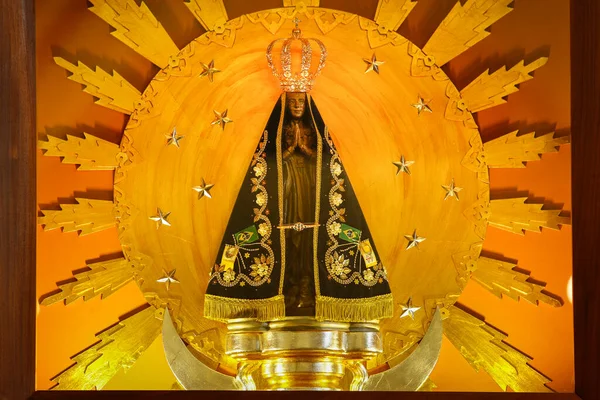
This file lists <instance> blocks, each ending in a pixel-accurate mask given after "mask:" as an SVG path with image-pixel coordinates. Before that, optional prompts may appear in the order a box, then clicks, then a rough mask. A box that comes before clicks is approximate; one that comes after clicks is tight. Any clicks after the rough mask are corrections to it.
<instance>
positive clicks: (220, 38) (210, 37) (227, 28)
mask: <svg viewBox="0 0 600 400" xmlns="http://www.w3.org/2000/svg"><path fill="white" fill-rule="evenodd" d="M245 19H246V17H245V16H244V15H242V16H241V17H239V18H236V19H232V20H230V21H227V22H226V23H225V25H223V30H221V29H219V31H218V32H217V31H208V32H206V33H205V34H204V35H202V36H200V37H199V38H198V39H196V41H197V42H198V43H199V44H202V45H205V46H208V45H209V44H211V43H216V44H218V45H220V46H223V47H227V48H230V47H233V45H234V43H235V36H236V33H237V31H238V30H239V29H241V28H242V26H244V20H245Z"/></svg>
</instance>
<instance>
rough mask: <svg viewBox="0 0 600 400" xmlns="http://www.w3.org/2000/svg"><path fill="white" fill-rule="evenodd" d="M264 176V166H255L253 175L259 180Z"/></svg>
mask: <svg viewBox="0 0 600 400" xmlns="http://www.w3.org/2000/svg"><path fill="white" fill-rule="evenodd" d="M264 174H265V166H264V164H256V166H254V175H256V177H257V178H261V177H262V176H263V175H264Z"/></svg>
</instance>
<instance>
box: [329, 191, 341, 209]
mask: <svg viewBox="0 0 600 400" xmlns="http://www.w3.org/2000/svg"><path fill="white" fill-rule="evenodd" d="M343 201H344V200H343V199H342V194H341V193H334V194H332V195H331V202H332V203H333V205H335V206H336V207H337V206H339V205H340V204H342V202H343Z"/></svg>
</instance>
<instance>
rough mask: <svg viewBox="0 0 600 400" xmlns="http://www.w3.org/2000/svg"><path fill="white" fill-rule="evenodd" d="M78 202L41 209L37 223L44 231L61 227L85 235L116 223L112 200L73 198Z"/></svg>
mask: <svg viewBox="0 0 600 400" xmlns="http://www.w3.org/2000/svg"><path fill="white" fill-rule="evenodd" d="M75 200H76V201H77V203H78V204H61V205H60V208H61V210H42V214H44V216H43V217H39V218H38V223H39V224H40V225H42V226H43V228H44V230H45V231H51V230H53V229H58V228H62V230H63V232H75V231H80V235H82V236H83V235H87V234H90V233H94V232H99V231H102V230H104V229H109V228H111V227H113V226H115V225H116V223H117V220H116V218H115V206H114V204H113V202H112V201H107V200H91V199H82V198H76V199H75Z"/></svg>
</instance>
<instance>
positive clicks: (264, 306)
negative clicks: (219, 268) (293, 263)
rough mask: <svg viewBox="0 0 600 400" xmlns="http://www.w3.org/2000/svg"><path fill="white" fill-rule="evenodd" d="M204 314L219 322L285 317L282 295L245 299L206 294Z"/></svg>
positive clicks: (268, 319)
mask: <svg viewBox="0 0 600 400" xmlns="http://www.w3.org/2000/svg"><path fill="white" fill-rule="evenodd" d="M204 316H205V317H206V318H209V319H213V320H216V321H221V322H227V321H228V320H230V319H235V318H253V319H256V320H257V321H261V322H262V321H273V320H277V319H282V318H284V317H285V302H284V298H283V296H282V295H279V296H275V297H270V298H268V299H259V300H247V299H235V298H228V297H220V296H213V295H210V294H207V295H205V297H204Z"/></svg>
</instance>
